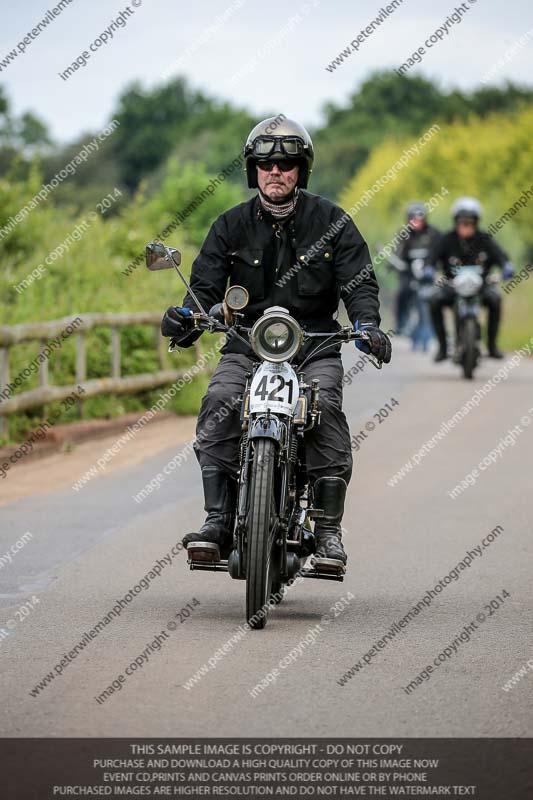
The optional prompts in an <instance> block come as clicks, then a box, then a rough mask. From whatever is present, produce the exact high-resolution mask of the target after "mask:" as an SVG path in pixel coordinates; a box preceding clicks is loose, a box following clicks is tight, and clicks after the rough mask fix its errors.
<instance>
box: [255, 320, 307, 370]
mask: <svg viewBox="0 0 533 800" xmlns="http://www.w3.org/2000/svg"><path fill="white" fill-rule="evenodd" d="M302 342H303V332H302V329H301V328H300V326H299V325H298V323H297V322H296V320H295V319H293V318H292V317H291V316H290V314H288V313H287V312H286V311H285V309H283V310H278V309H275V310H274V309H267V311H265V314H264V315H263V316H262V317H260V318H259V319H258V320H257V322H256V323H255V324H254V326H253V328H252V330H251V331H250V344H251V346H252V349H253V351H254V353H256V354H257V355H258V356H259V358H262V359H264V360H265V361H273V362H275V363H279V362H281V361H289V359H291V358H292V357H293V356H294V355H296V353H297V352H298V350H299V349H300V347H301V346H302Z"/></svg>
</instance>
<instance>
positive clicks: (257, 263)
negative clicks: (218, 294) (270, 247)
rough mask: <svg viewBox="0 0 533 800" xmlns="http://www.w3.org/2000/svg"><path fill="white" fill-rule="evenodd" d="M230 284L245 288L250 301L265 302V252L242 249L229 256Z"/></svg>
mask: <svg viewBox="0 0 533 800" xmlns="http://www.w3.org/2000/svg"><path fill="white" fill-rule="evenodd" d="M229 261H230V284H231V286H235V284H238V285H239V286H244V288H245V289H247V290H248V292H249V294H250V300H252V301H253V300H263V299H264V297H265V275H264V270H263V251H262V250H256V249H251V248H248V247H246V248H241V249H240V250H234V251H233V252H231V253H230V254H229Z"/></svg>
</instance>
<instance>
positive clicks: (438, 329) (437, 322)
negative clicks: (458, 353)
mask: <svg viewBox="0 0 533 800" xmlns="http://www.w3.org/2000/svg"><path fill="white" fill-rule="evenodd" d="M429 309H430V313H431V322H432V323H433V328H434V330H435V336H436V337H437V340H438V342H439V349H438V351H437V355H436V356H435V358H434V359H433V360H434V361H435V363H437V364H438V363H439V361H444V360H445V359H446V358H448V347H447V344H446V328H445V327H444V315H443V313H442V306H441V305H439V304H437V303H431V304H430V306H429Z"/></svg>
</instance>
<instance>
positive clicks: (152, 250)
mask: <svg viewBox="0 0 533 800" xmlns="http://www.w3.org/2000/svg"><path fill="white" fill-rule="evenodd" d="M168 250H170V252H171V253H172V257H173V258H174V261H175V262H176V264H178V265H179V264H181V253H180V251H179V250H176V248H175V247H169V248H168ZM146 266H147V267H148V269H149V270H152V271H153V270H158V269H172V268H173V267H174V264H173V263H172V261H171V260H170V259H169V258H167V250H166V249H165V246H164V245H162V244H160V243H159V242H150V243H149V244H147V245H146Z"/></svg>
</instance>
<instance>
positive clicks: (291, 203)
mask: <svg viewBox="0 0 533 800" xmlns="http://www.w3.org/2000/svg"><path fill="white" fill-rule="evenodd" d="M259 198H260V200H261V205H262V206H263V208H264V209H265V211H268V213H269V214H272V216H273V217H275V218H276V219H285V218H286V217H288V216H289V215H290V214H292V212H293V211H294V209H295V208H296V203H297V202H298V187H296V189H295V190H294V192H293V194H292V195H291V197H290V198H289V199H288V200H285V202H283V203H272V202H271V201H270V200H269V199H268V197H265V195H264V194H263V193H262V192H261V191H260V192H259Z"/></svg>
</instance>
